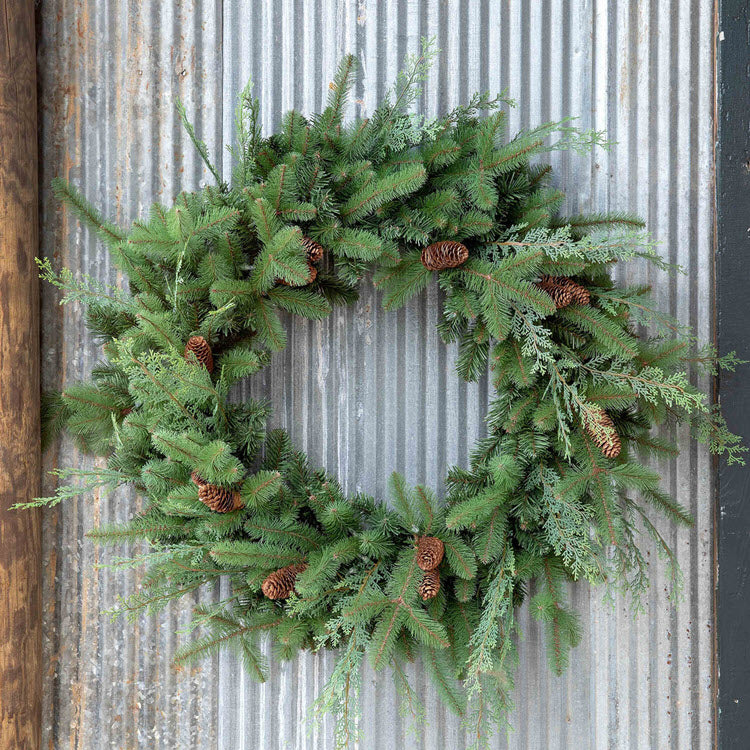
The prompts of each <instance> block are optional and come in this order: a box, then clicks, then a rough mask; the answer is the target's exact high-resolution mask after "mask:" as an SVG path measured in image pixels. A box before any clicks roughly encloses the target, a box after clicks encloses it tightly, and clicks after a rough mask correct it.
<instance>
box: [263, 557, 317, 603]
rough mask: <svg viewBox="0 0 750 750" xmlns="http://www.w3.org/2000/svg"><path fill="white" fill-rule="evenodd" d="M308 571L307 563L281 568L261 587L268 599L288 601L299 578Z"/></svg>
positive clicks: (268, 577) (267, 578)
mask: <svg viewBox="0 0 750 750" xmlns="http://www.w3.org/2000/svg"><path fill="white" fill-rule="evenodd" d="M305 570H307V563H297V564H296V565H287V566H286V567H285V568H279V569H278V570H275V571H274V572H273V573H271V574H270V575H269V576H267V577H266V580H265V581H263V584H262V586H261V591H263V594H264V596H266V597H267V598H268V599H286V598H287V597H288V596H289V595H290V594H291V593H292V591H294V583H295V581H296V580H297V576H298V575H299V574H300V573H303V572H304V571H305Z"/></svg>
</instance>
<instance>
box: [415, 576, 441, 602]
mask: <svg viewBox="0 0 750 750" xmlns="http://www.w3.org/2000/svg"><path fill="white" fill-rule="evenodd" d="M439 591H440V573H438V572H437V570H428V571H427V572H426V573H425V574H424V578H422V583H420V584H419V588H418V589H417V593H418V594H419V595H420V596H421V597H422V599H423V600H424V601H427V600H428V599H434V598H435V597H436V596H437V595H438V592H439Z"/></svg>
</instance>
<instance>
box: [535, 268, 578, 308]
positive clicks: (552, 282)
mask: <svg viewBox="0 0 750 750" xmlns="http://www.w3.org/2000/svg"><path fill="white" fill-rule="evenodd" d="M537 286H538V287H539V288H540V289H541V290H542V291H544V292H547V294H549V296H550V297H552V301H553V302H554V303H555V307H557V308H558V309H559V308H561V307H567V306H568V305H588V304H589V302H590V301H591V294H590V293H589V290H588V289H586V287H585V286H581V285H580V284H579V283H578V282H576V281H573V279H571V278H569V277H567V276H548V275H546V274H544V275H543V276H542V278H541V280H540V281H538V282H537Z"/></svg>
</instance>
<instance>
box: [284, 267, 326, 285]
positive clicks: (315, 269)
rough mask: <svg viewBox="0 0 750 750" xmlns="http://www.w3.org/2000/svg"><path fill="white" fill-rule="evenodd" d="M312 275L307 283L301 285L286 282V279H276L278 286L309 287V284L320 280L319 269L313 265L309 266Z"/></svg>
mask: <svg viewBox="0 0 750 750" xmlns="http://www.w3.org/2000/svg"><path fill="white" fill-rule="evenodd" d="M307 266H308V268H309V270H310V275H309V276H308V278H307V281H304V282H302V283H301V284H290V283H289V282H288V281H284V279H276V283H277V284H283V285H284V286H294V287H297V286H307V285H308V284H312V283H313V281H315V279H317V278H318V269H317V268H315V266H314V265H313V264H312V263H308V264H307Z"/></svg>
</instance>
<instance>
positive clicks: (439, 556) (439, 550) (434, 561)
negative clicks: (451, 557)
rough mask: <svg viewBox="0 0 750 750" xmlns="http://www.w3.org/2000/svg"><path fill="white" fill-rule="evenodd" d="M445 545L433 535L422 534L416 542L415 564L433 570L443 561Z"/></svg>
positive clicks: (423, 568)
mask: <svg viewBox="0 0 750 750" xmlns="http://www.w3.org/2000/svg"><path fill="white" fill-rule="evenodd" d="M444 554H445V545H444V544H443V543H442V542H441V541H440V540H439V539H438V538H437V537H434V536H422V537H420V538H419V541H418V542H417V565H419V567H420V568H421V569H422V570H425V571H426V570H435V568H437V566H438V565H440V563H441V562H442V561H443V555H444Z"/></svg>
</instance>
